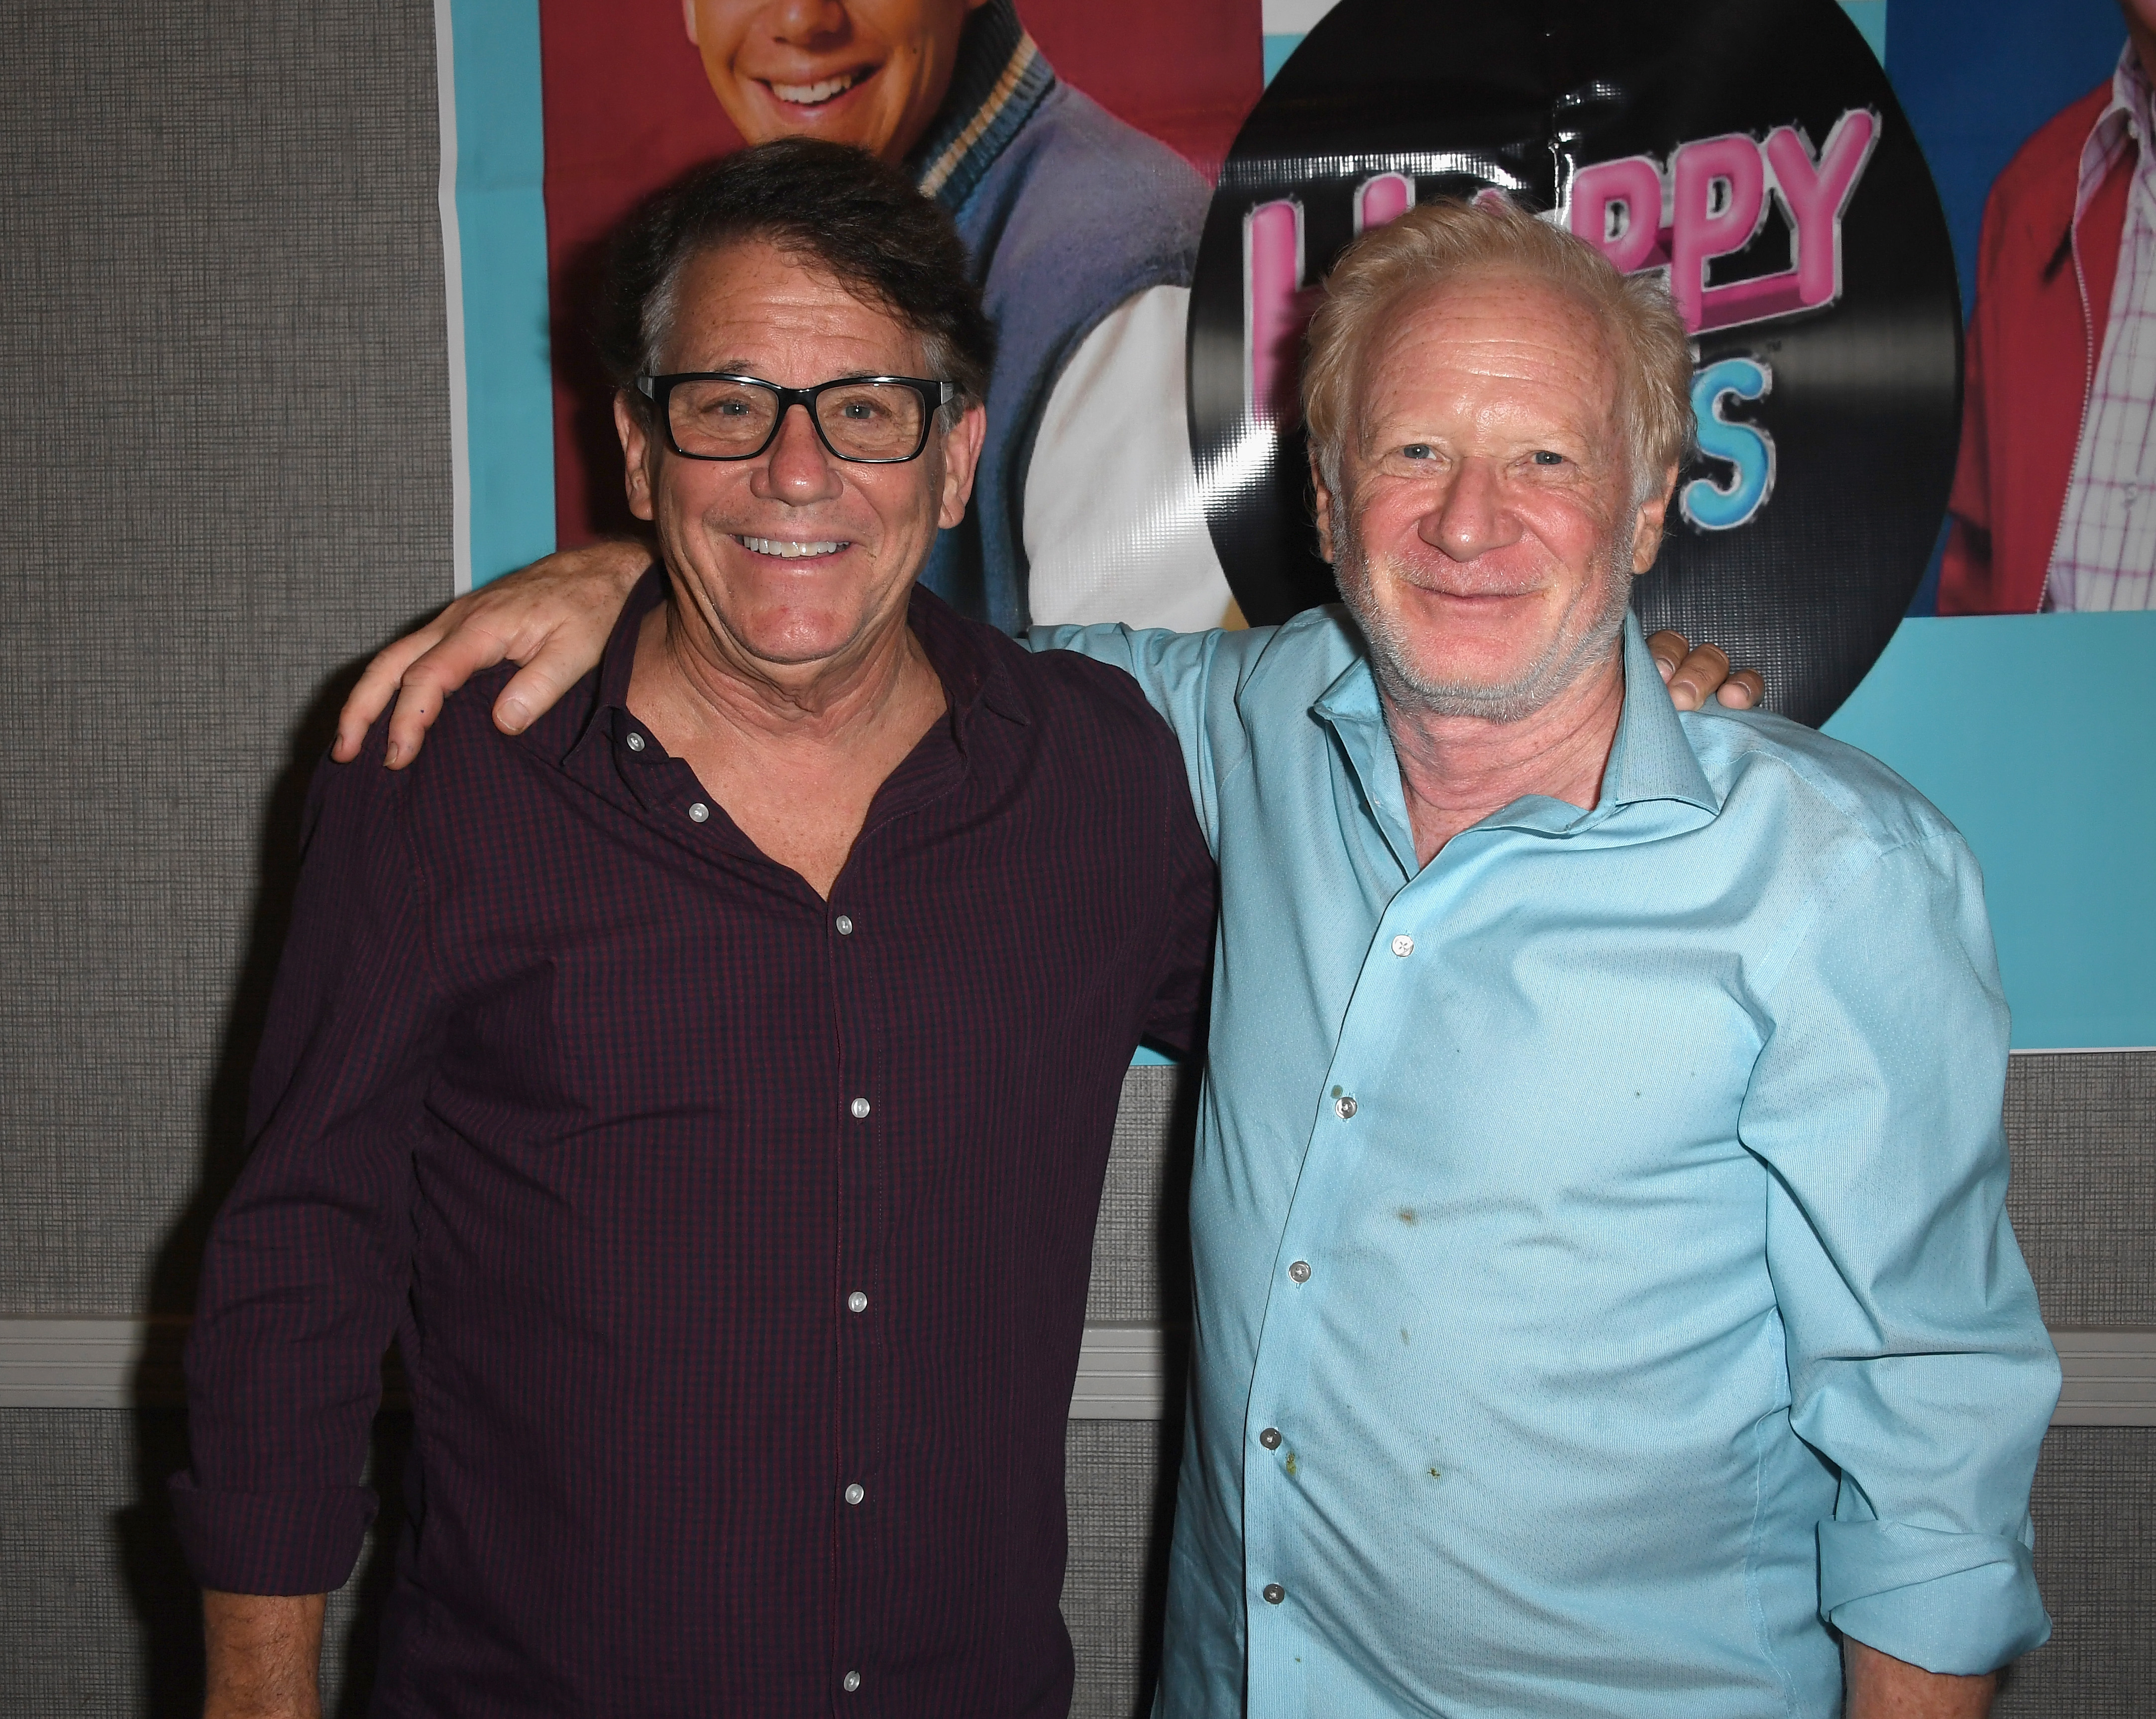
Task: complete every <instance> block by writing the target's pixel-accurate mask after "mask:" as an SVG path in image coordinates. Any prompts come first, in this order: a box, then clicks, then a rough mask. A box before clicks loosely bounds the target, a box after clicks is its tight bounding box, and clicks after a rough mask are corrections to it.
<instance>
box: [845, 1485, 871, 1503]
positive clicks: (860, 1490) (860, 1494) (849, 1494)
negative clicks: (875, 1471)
mask: <svg viewBox="0 0 2156 1719" xmlns="http://www.w3.org/2000/svg"><path fill="white" fill-rule="evenodd" d="M867 1496H869V1495H868V1491H867V1489H866V1488H865V1487H864V1486H862V1485H861V1483H860V1481H859V1480H856V1481H855V1482H854V1484H853V1485H852V1486H849V1487H847V1488H846V1502H847V1503H849V1504H859V1503H860V1501H862V1500H863V1499H864V1498H865V1497H867Z"/></svg>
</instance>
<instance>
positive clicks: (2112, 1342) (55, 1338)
mask: <svg viewBox="0 0 2156 1719" xmlns="http://www.w3.org/2000/svg"><path fill="white" fill-rule="evenodd" d="M186 1336H187V1321H186V1320H185V1319H183V1318H179V1317H169V1318H159V1319H17V1318H8V1317H0V1409H130V1408H134V1407H136V1406H138V1405H139V1406H141V1407H145V1408H161V1407H170V1406H172V1405H174V1404H177V1403H180V1402H182V1401H183V1400H184V1398H185V1394H186V1393H185V1386H184V1383H183V1382H182V1378H181V1374H180V1347H181V1344H182V1342H183V1341H184V1340H185V1338H186ZM1183 1341H1184V1333H1183V1332H1182V1331H1181V1330H1180V1329H1178V1328H1174V1327H1171V1326H1158V1325H1089V1326H1086V1337H1085V1341H1084V1342H1083V1344H1082V1345H1081V1347H1080V1349H1079V1352H1078V1381H1077V1385H1076V1388H1075V1389H1074V1390H1073V1392H1072V1393H1071V1397H1070V1418H1071V1419H1073V1420H1158V1419H1162V1418H1163V1415H1165V1414H1167V1412H1168V1407H1169V1403H1170V1400H1171V1398H1172V1397H1176V1396H1179V1395H1180V1394H1181V1391H1182V1383H1181V1362H1182V1354H1183ZM2051 1341H2052V1342H2054V1343H2055V1344H2056V1345H2057V1346H2058V1351H2059V1364H2060V1366H2061V1368H2062V1369H2063V1370H2064V1372H2065V1374H2066V1383H2065V1387H2064V1388H2063V1389H2062V1390H2061V1393H2060V1395H2059V1407H2058V1412H2057V1413H2056V1414H2054V1415H2053V1416H2052V1417H2051V1424H2052V1425H2053V1426H2055V1427H2148V1426H2156V1326H2112V1327H2101V1328H2099V1327H2093V1326H2053V1327H2052V1328H2051Z"/></svg>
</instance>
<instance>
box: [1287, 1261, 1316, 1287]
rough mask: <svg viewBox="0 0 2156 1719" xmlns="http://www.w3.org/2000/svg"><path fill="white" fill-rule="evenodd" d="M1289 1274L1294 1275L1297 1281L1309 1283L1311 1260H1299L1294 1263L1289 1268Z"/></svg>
mask: <svg viewBox="0 0 2156 1719" xmlns="http://www.w3.org/2000/svg"><path fill="white" fill-rule="evenodd" d="M1287 1275H1289V1276H1290V1277H1292V1278H1293V1279H1294V1280H1296V1282H1297V1283H1308V1282H1309V1281H1310V1261H1309V1260H1296V1262H1295V1264H1294V1265H1291V1266H1289V1267H1288V1268H1287Z"/></svg>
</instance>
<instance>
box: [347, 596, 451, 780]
mask: <svg viewBox="0 0 2156 1719" xmlns="http://www.w3.org/2000/svg"><path fill="white" fill-rule="evenodd" d="M448 618H449V617H448V613H447V612H446V611H444V613H443V615H442V616H441V617H439V618H437V619H435V620H434V621H433V622H431V623H429V624H428V625H426V626H424V627H422V628H421V629H419V630H418V632H416V633H411V634H406V635H405V636H404V637H403V638H402V639H398V641H397V642H396V643H395V644H390V645H386V646H384V647H383V648H382V649H380V650H378V651H377V652H376V653H375V654H374V660H373V661H372V662H371V663H369V664H368V665H367V668H366V670H365V672H364V673H362V675H360V677H359V684H358V685H357V686H355V687H353V688H352V690H351V692H350V693H348V694H346V697H345V701H344V707H343V709H341V710H340V711H338V712H337V728H336V745H334V746H332V747H331V748H330V756H331V757H332V758H335V759H336V761H337V762H338V763H340V764H349V763H350V762H352V760H353V759H354V758H356V757H358V756H359V748H360V744H361V742H362V741H365V740H366V738H367V730H368V729H370V728H372V726H374V719H375V718H376V717H377V716H380V715H381V714H382V712H383V711H386V710H388V708H389V701H390V700H392V699H393V698H394V697H396V696H397V687H398V683H399V682H400V681H402V680H403V678H404V671H405V670H407V669H408V668H410V667H411V666H412V665H413V663H415V662H417V661H418V659H420V658H421V657H423V656H424V655H425V654H427V652H428V651H429V650H430V649H433V648H434V645H435V644H438V643H439V641H440V639H442V637H443V635H444V633H445V632H446V631H447V630H448V629H447V627H446V626H445V624H444V623H445V622H446V621H447V620H448Z"/></svg>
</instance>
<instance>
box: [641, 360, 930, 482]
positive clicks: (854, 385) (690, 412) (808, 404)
mask: <svg viewBox="0 0 2156 1719" xmlns="http://www.w3.org/2000/svg"><path fill="white" fill-rule="evenodd" d="M636 388H637V392H638V393H640V394H642V395H643V396H644V398H646V399H648V400H649V401H650V402H651V403H652V406H653V408H654V409H655V410H656V412H657V413H658V414H659V421H660V423H663V424H665V426H666V444H667V445H668V446H669V447H670V448H671V449H673V450H674V451H675V453H676V454H680V456H681V457H682V458H683V459H755V458H756V457H757V454H761V453H762V452H763V450H764V449H767V448H768V447H769V446H770V445H771V444H772V443H773V442H774V441H775V440H777V439H778V426H779V425H780V424H781V423H783V422H784V421H785V418H786V414H787V413H788V411H789V410H791V409H792V408H793V407H795V406H799V407H802V408H804V409H805V410H806V411H807V412H808V421H809V423H813V424H814V425H815V426H816V435H817V438H818V439H819V440H820V441H821V442H822V443H823V444H824V446H825V447H826V448H828V449H830V451H831V453H832V454H833V455H834V457H835V458H837V459H846V460H851V461H852V462H853V463H854V464H857V465H901V464H905V462H906V461H907V460H909V459H918V458H919V457H920V454H921V449H923V448H926V447H927V445H928V428H929V426H930V424H932V423H934V421H935V418H936V408H937V407H939V406H942V405H947V404H948V403H949V402H950V401H951V399H952V397H953V396H954V395H955V394H956V393H957V385H956V384H955V383H952V382H935V381H931V380H928V379H927V378H924V377H917V376H845V377H839V379H838V380H837V381H835V382H819V383H817V384H816V386H815V387H813V388H783V387H779V385H778V383H777V382H766V381H764V379H763V378H762V377H759V376H734V375H731V374H729V373H728V372H725V371H717V370H685V371H680V372H676V373H675V374H674V375H672V376H639V377H637V378H636Z"/></svg>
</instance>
